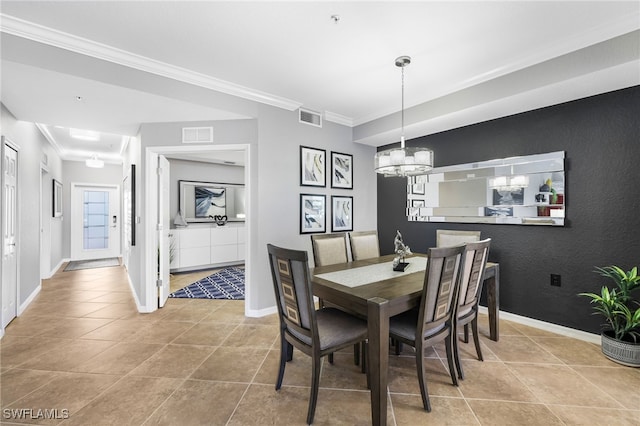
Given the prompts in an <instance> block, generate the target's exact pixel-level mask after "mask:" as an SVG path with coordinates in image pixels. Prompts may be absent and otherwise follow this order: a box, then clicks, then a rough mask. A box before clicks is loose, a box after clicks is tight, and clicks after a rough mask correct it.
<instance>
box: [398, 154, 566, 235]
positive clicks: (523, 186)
mask: <svg viewBox="0 0 640 426" xmlns="http://www.w3.org/2000/svg"><path fill="white" fill-rule="evenodd" d="M564 158H565V153H564V151H559V152H552V153H547V154H537V155H527V156H522V157H511V158H503V159H498V160H488V161H481V162H478V163H467V164H457V165H453V166H446V167H436V168H434V169H433V170H432V171H431V173H429V174H428V175H424V176H414V177H409V178H407V179H408V184H407V217H408V219H409V220H410V221H420V222H468V223H499V224H517V225H555V226H563V225H564V220H565V211H566V209H565V199H564V194H565V179H564Z"/></svg>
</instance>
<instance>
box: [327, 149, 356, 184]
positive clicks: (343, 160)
mask: <svg viewBox="0 0 640 426" xmlns="http://www.w3.org/2000/svg"><path fill="white" fill-rule="evenodd" d="M331 187H332V188H345V189H353V156H352V155H349V154H342V153H340V152H333V151H332V152H331Z"/></svg>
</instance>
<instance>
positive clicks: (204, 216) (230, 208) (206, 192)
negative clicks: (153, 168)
mask: <svg viewBox="0 0 640 426" xmlns="http://www.w3.org/2000/svg"><path fill="white" fill-rule="evenodd" d="M179 188H180V210H181V212H182V215H183V216H184V219H185V220H186V221H187V222H214V221H215V220H214V218H215V216H227V220H228V221H230V222H244V220H245V190H244V185H237V184H230V183H216V182H197V181H189V180H181V181H179Z"/></svg>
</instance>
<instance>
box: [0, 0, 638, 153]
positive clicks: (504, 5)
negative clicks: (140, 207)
mask: <svg viewBox="0 0 640 426" xmlns="http://www.w3.org/2000/svg"><path fill="white" fill-rule="evenodd" d="M1 12H2V16H1V20H0V27H1V29H2V102H3V103H4V104H5V106H7V108H8V109H9V110H10V111H11V112H12V113H13V114H14V115H16V117H17V118H18V119H21V120H27V121H33V122H37V123H41V125H42V129H44V131H45V133H49V135H48V136H49V137H50V138H52V139H53V140H54V141H55V142H56V144H57V145H58V146H59V147H60V150H61V153H62V154H63V156H64V157H65V158H73V159H78V158H80V157H82V156H84V155H86V152H85V151H91V152H97V153H100V155H102V156H104V157H105V158H112V159H114V160H115V161H117V159H118V157H119V153H120V150H121V149H122V145H121V143H122V137H121V135H126V136H132V135H135V134H136V133H137V131H138V128H139V126H140V124H141V123H153V122H171V121H205V120H216V119H238V118H250V117H254V116H255V111H256V108H255V102H262V103H267V104H270V105H275V106H278V107H281V108H286V109H289V110H294V109H296V108H298V107H300V106H303V107H305V108H309V109H312V110H315V111H319V112H321V113H323V114H324V116H325V120H329V121H335V122H339V123H341V124H346V125H350V126H353V127H354V141H357V142H362V143H368V144H372V145H382V144H385V143H391V142H394V141H397V140H398V139H399V133H398V127H399V117H398V111H399V110H400V105H401V103H400V71H399V69H398V68H396V67H395V66H394V60H395V58H396V57H397V56H400V55H409V56H411V57H412V63H411V65H410V66H409V67H408V68H407V69H406V72H405V74H406V76H405V87H406V90H405V106H406V108H407V114H406V115H407V116H408V117H407V136H409V137H412V136H418V135H420V134H426V133H430V132H435V131H442V130H446V129H448V128H452V127H457V126H461V125H466V124H470V123H474V122H478V121H482V120H486V119H491V118H496V117H498V116H504V115H509V114H513V113H516V112H521V111H524V110H527V109H533V108H538V107H541V106H546V105H550V104H553V103H559V102H564V101H567V100H572V99H577V98H580V97H585V96H590V95H593V94H597V93H601V92H605V91H609V90H615V89H618V88H623V87H629V86H632V85H637V84H640V72H639V63H640V62H639V56H640V53H639V52H638V50H639V49H638V47H637V44H638V41H637V39H638V37H639V36H638V34H640V31H639V30H640V2H638V1H626V2H611V1H589V2H578V1H553V2H552V1H545V2H540V1H530V2H526V1H508V2H498V1H486V2H485V1H483V2H481V1H474V2H444V1H442V2H434V1H422V2H419V1H412V2H396V1H387V2H362V1H342V2H324V1H323V2H310V1H301V2H266V1H262V2H220V1H199V2H180V1H163V2H148V1H128V2H127V1H123V2H112V1H98V2H88V1H80V2H67V1H50V2H36V1H7V0H3V1H2V9H1ZM333 15H338V16H339V19H338V22H336V20H335V19H332V16H333ZM625 35H626V36H625ZM78 96H80V97H82V99H81V100H77V99H76V98H77V97H78ZM55 125H58V126H63V127H74V128H80V129H90V130H97V131H100V132H105V133H111V134H113V135H115V137H112V138H108V137H107V136H106V135H105V136H104V138H103V139H102V140H101V142H100V144H98V146H95V145H94V146H90V145H84V144H83V145H81V146H80V147H78V146H77V145H73V144H72V141H71V140H70V139H69V138H68V137H66V133H64V132H62V131H61V130H60V129H57V128H55V127H53V126H55ZM47 131H48V132H47Z"/></svg>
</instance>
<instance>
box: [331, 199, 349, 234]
mask: <svg viewBox="0 0 640 426" xmlns="http://www.w3.org/2000/svg"><path fill="white" fill-rule="evenodd" d="M344 231H353V197H352V196H345V195H332V196H331V232H344Z"/></svg>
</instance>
